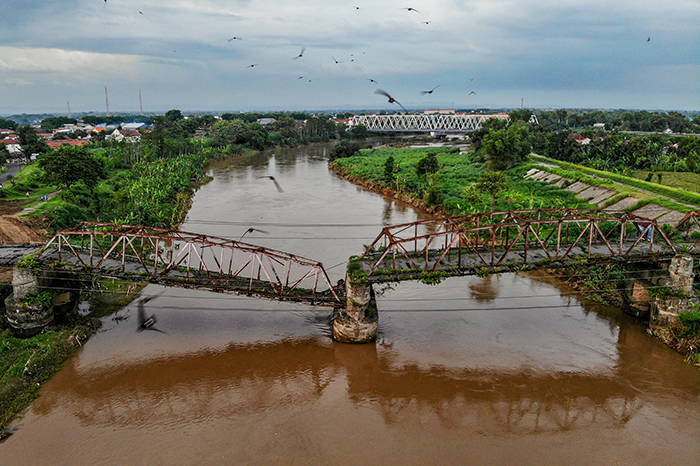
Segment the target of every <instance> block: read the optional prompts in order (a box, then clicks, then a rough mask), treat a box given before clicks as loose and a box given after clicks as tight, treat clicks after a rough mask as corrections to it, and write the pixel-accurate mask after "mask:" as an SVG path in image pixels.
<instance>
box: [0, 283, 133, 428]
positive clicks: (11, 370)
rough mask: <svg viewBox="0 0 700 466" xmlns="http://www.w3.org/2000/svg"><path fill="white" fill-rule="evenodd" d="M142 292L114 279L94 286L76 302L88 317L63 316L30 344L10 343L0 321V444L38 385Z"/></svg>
mask: <svg viewBox="0 0 700 466" xmlns="http://www.w3.org/2000/svg"><path fill="white" fill-rule="evenodd" d="M143 287H144V284H143V283H141V284H138V283H131V282H122V281H119V280H114V279H108V280H101V281H97V282H95V283H94V284H93V285H92V288H91V289H90V290H87V291H85V292H84V293H83V294H82V296H81V301H86V302H88V303H89V304H90V309H91V310H92V312H91V313H90V314H89V315H87V316H82V315H80V314H78V313H77V312H75V311H74V312H71V313H68V314H67V315H65V316H63V317H61V318H59V319H58V321H57V323H56V324H55V325H52V326H50V327H48V328H46V329H44V331H42V332H41V333H39V334H38V335H35V336H33V337H31V338H15V337H14V336H13V335H12V333H11V331H10V329H9V328H8V327H7V323H6V321H5V319H4V314H3V315H0V439H2V438H3V437H4V436H7V435H9V434H10V432H9V431H8V430H7V427H8V425H9V424H10V422H11V421H12V420H13V419H14V418H16V417H17V415H19V414H20V413H21V412H22V411H24V409H26V408H27V406H29V404H30V403H31V402H32V400H34V399H35V398H36V397H37V396H39V390H40V389H41V386H42V385H43V383H44V382H46V381H47V380H48V379H49V378H51V376H52V375H53V374H55V373H56V372H58V371H59V370H60V369H61V367H62V366H63V363H64V362H65V361H66V360H68V359H69V358H70V357H72V356H73V355H74V354H76V353H77V352H78V351H80V348H81V347H82V345H83V344H84V343H85V342H86V341H87V340H88V339H89V338H90V337H91V336H92V335H93V334H94V333H95V332H97V331H98V330H99V329H100V326H101V321H100V318H101V317H104V316H108V315H110V314H112V313H113V312H115V311H117V310H119V309H121V308H122V307H124V306H126V305H127V304H128V303H129V302H131V301H132V300H133V299H134V297H135V296H136V295H137V294H138V293H139V292H140V291H141V289H142V288H143ZM0 291H2V293H1V297H2V298H3V299H4V297H5V296H6V295H8V294H9V292H10V291H11V288H10V287H8V285H6V284H5V285H2V287H1V288H0ZM3 310H4V309H3Z"/></svg>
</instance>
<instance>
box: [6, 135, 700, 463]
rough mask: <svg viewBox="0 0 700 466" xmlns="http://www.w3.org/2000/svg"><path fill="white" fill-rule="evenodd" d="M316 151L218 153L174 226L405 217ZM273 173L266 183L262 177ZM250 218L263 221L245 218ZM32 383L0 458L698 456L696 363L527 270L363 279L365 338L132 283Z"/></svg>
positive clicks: (291, 307)
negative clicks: (228, 157)
mask: <svg viewBox="0 0 700 466" xmlns="http://www.w3.org/2000/svg"><path fill="white" fill-rule="evenodd" d="M326 150H327V148H326V147H325V146H315V147H306V148H301V149H295V150H278V151H274V152H269V153H263V154H259V155H255V156H249V157H245V158H242V159H239V160H235V161H226V162H221V163H218V164H216V165H215V166H213V167H212V169H211V175H212V176H213V177H214V180H213V181H212V182H211V183H209V184H207V185H205V186H202V187H201V188H200V189H199V190H198V192H197V193H196V195H195V198H194V203H193V206H192V209H191V211H190V213H189V216H188V218H187V221H186V222H185V224H184V225H182V228H181V229H182V230H185V231H191V232H195V233H205V234H210V235H216V236H223V237H228V238H234V239H239V238H240V237H241V236H242V235H243V234H244V233H245V232H246V230H247V229H248V228H255V229H256V230H254V231H252V232H250V233H248V234H246V236H245V241H247V242H251V243H254V244H260V245H263V246H268V247H272V248H275V249H279V250H282V251H286V252H291V253H294V254H297V255H301V256H306V257H309V258H313V259H317V260H320V261H322V262H323V263H324V264H325V265H326V268H327V269H328V272H329V275H330V276H331V279H332V281H333V282H335V281H336V280H338V279H340V278H342V277H343V274H344V267H345V261H346V260H347V258H348V256H350V255H352V254H360V253H361V252H362V245H363V244H370V243H371V241H372V240H373V239H374V238H375V237H376V236H377V235H378V234H379V232H380V230H381V227H382V226H383V225H388V224H395V223H402V222H410V221H414V220H417V219H420V218H423V214H421V213H419V212H417V211H415V210H414V209H413V208H411V207H409V206H406V205H403V204H401V203H398V202H396V201H392V200H391V199H387V198H384V197H382V196H380V195H377V194H373V193H370V192H367V191H365V190H363V189H361V188H358V187H356V186H354V185H352V184H350V183H348V182H346V181H344V180H342V179H339V178H337V177H336V176H334V175H333V174H332V173H330V172H329V171H328V169H327V161H326V159H325V151H326ZM267 175H272V176H274V177H275V179H276V181H278V183H279V185H280V187H281V188H282V190H283V192H279V191H278V190H277V189H276V187H275V185H274V183H273V181H272V180H271V179H269V178H260V177H263V176H267ZM260 230H261V231H260ZM157 293H162V294H160V295H159V296H158V298H157V299H154V300H152V301H150V302H149V303H148V304H147V312H149V313H155V314H156V315H157V318H158V323H157V327H158V328H159V329H161V330H162V331H163V332H166V333H160V332H149V331H146V332H142V333H136V332H135V329H136V326H137V324H136V316H135V309H134V305H133V304H132V305H130V306H127V307H126V308H124V309H122V310H120V311H119V312H118V315H119V316H122V317H123V318H125V320H121V319H116V320H115V319H113V317H106V318H105V319H104V328H103V330H102V331H101V332H100V333H98V334H97V335H95V336H94V337H92V338H91V339H90V340H89V341H88V342H87V344H85V346H84V348H83V349H82V351H81V352H80V353H79V354H77V355H76V356H75V357H74V358H72V359H71V360H69V361H68V362H67V364H66V366H65V367H64V368H63V370H61V371H60V372H59V373H58V374H57V375H56V376H54V377H53V378H52V379H51V380H50V381H48V382H47V383H46V384H45V385H44V387H42V390H41V396H40V397H39V398H38V399H37V400H36V401H35V402H34V403H33V405H32V406H31V407H30V408H29V409H28V410H27V412H26V413H25V415H24V416H23V418H22V419H21V420H19V421H17V422H15V423H14V425H13V428H14V430H15V432H14V435H12V436H11V437H10V438H9V439H8V440H7V441H5V442H4V443H2V444H0V464H1V465H3V466H4V465H8V466H9V465H71V466H77V465H161V464H162V465H229V464H230V465H273V464H274V465H277V464H281V465H312V464H313V465H315V464H319V465H326V464H327V465H357V464H368V465H407V464H416V465H508V466H512V465H538V466H547V465H558V466H559V465H653V466H659V465H665V464H672V465H675V466H681V465H693V466H697V465H698V464H700V372H699V371H698V370H697V369H696V368H693V367H691V366H690V365H687V364H685V363H684V362H683V360H682V358H681V357H680V356H679V355H678V354H676V353H675V352H673V351H672V350H670V349H669V348H667V347H666V346H664V345H663V344H661V343H660V342H659V341H657V340H655V339H653V338H651V337H649V336H648V335H647V334H646V333H645V326H644V324H643V323H641V322H639V321H637V320H635V319H633V318H631V317H629V316H626V315H625V314H623V313H622V312H621V311H620V310H619V309H615V308H610V307H603V306H600V305H596V304H592V303H588V302H585V301H582V300H581V299H580V298H579V297H577V295H576V294H575V293H573V292H572V290H570V289H567V288H566V287H565V286H563V285H562V284H561V283H559V282H557V281H556V280H555V279H553V278H551V277H548V276H546V275H544V274H536V273H533V274H503V275H498V276H491V277H487V278H478V277H466V278H451V279H448V280H445V281H443V283H441V284H440V285H437V286H427V285H423V284H419V283H402V284H400V285H393V286H385V287H383V288H379V289H377V294H378V306H379V309H380V321H379V332H378V338H377V343H376V344H367V345H348V344H340V343H335V342H333V341H332V339H331V337H330V327H329V314H330V311H329V310H327V309H323V308H314V307H311V306H306V305H295V304H289V303H278V302H273V301H267V300H261V299H253V298H245V297H231V296H227V295H221V294H214V293H207V292H200V291H193V290H185V289H177V288H168V289H166V288H162V287H158V286H154V285H149V286H148V287H146V288H145V289H144V290H143V294H144V295H153V294H157Z"/></svg>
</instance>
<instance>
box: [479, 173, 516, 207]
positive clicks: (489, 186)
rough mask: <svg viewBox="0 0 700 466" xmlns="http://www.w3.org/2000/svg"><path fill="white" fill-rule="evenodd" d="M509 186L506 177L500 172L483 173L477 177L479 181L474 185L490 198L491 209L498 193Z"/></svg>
mask: <svg viewBox="0 0 700 466" xmlns="http://www.w3.org/2000/svg"><path fill="white" fill-rule="evenodd" d="M509 187H510V183H509V182H508V177H506V175H504V174H503V173H501V172H487V173H484V174H483V175H481V176H480V177H479V181H477V182H476V185H475V188H476V189H477V190H478V191H480V192H482V193H485V194H487V195H488V196H489V197H490V198H491V210H493V208H494V205H495V204H496V198H497V197H498V195H499V194H500V193H502V192H503V191H505V190H507V189H508V188H509Z"/></svg>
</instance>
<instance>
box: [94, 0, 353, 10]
mask: <svg viewBox="0 0 700 466" xmlns="http://www.w3.org/2000/svg"><path fill="white" fill-rule="evenodd" d="M106 1H107V0H105V2H106ZM353 8H354V9H356V10H361V9H362V8H360V7H359V6H354V7H353Z"/></svg>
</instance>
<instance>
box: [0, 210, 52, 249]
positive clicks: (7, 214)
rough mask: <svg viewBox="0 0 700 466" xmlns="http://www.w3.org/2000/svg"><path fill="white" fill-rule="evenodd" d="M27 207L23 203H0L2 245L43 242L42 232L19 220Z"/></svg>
mask: <svg viewBox="0 0 700 466" xmlns="http://www.w3.org/2000/svg"><path fill="white" fill-rule="evenodd" d="M26 205H27V202H23V201H3V202H0V244H26V243H40V242H42V241H43V238H42V234H41V232H37V231H35V230H34V229H33V228H31V227H30V226H28V225H26V224H25V223H23V222H22V221H21V220H20V219H19V214H20V213H21V212H22V209H24V207H25V206H26Z"/></svg>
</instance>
